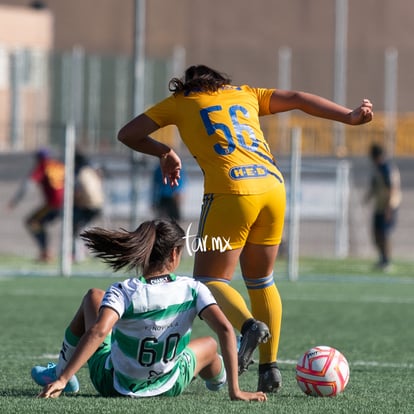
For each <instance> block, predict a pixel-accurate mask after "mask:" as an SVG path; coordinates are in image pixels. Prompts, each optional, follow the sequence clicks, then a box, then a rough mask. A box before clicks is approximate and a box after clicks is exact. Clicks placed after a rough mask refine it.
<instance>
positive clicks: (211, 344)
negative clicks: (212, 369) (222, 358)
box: [205, 336, 218, 354]
mask: <svg viewBox="0 0 414 414" xmlns="http://www.w3.org/2000/svg"><path fill="white" fill-rule="evenodd" d="M205 341H206V343H205V345H206V348H208V349H209V350H210V352H211V354H217V352H218V344H217V341H216V340H215V339H214V338H213V337H211V336H208V337H206V338H205Z"/></svg>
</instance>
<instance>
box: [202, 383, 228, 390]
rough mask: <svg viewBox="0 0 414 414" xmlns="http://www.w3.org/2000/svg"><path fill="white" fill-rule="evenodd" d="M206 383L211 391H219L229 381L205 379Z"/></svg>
mask: <svg viewBox="0 0 414 414" xmlns="http://www.w3.org/2000/svg"><path fill="white" fill-rule="evenodd" d="M205 383H206V387H207V388H208V389H209V390H210V391H219V390H221V389H222V388H223V387H224V386H225V385H226V384H227V381H226V380H224V381H221V382H211V381H208V380H207V381H205Z"/></svg>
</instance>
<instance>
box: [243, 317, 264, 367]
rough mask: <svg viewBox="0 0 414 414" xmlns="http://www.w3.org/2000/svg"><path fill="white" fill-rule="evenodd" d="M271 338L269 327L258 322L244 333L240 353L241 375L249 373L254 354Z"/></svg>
mask: <svg viewBox="0 0 414 414" xmlns="http://www.w3.org/2000/svg"><path fill="white" fill-rule="evenodd" d="M269 338H270V332H269V328H268V327H267V325H266V324H265V323H263V322H260V321H256V320H255V321H254V322H253V323H252V324H251V326H250V327H249V328H248V329H247V330H246V332H244V333H243V335H242V336H241V340H240V347H239V352H238V360H239V375H240V374H242V373H243V372H245V371H247V369H248V368H249V365H250V364H252V363H253V352H254V351H255V349H256V348H257V347H258V346H259V344H261V343H263V342H267V340H268V339H269Z"/></svg>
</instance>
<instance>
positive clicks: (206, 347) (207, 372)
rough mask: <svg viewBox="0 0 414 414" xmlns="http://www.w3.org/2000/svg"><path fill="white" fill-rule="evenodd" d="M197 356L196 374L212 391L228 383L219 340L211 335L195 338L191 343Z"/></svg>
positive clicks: (190, 345)
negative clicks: (218, 349)
mask: <svg viewBox="0 0 414 414" xmlns="http://www.w3.org/2000/svg"><path fill="white" fill-rule="evenodd" d="M188 348H190V349H191V350H192V351H193V352H194V355H195V357H196V363H195V368H194V376H197V375H200V377H201V378H202V379H203V380H204V381H205V382H206V386H207V388H208V389H209V390H211V391H218V390H219V389H220V388H222V387H223V386H224V385H225V384H226V378H227V377H226V370H225V368H224V363H223V358H222V357H221V356H220V355H219V354H218V352H217V342H216V340H215V339H213V338H212V337H210V336H206V337H202V338H196V339H193V340H192V341H191V342H190V343H189V345H188Z"/></svg>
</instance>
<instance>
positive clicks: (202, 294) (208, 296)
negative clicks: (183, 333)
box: [197, 282, 217, 315]
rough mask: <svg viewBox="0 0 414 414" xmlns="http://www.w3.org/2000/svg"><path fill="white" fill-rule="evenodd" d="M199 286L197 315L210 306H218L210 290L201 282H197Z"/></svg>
mask: <svg viewBox="0 0 414 414" xmlns="http://www.w3.org/2000/svg"><path fill="white" fill-rule="evenodd" d="M197 284H198V298H197V314H198V315H200V313H201V312H202V311H203V310H204V309H205V308H207V307H208V306H210V305H214V304H216V303H217V302H216V300H215V299H214V296H213V294H212V293H211V291H210V289H209V288H208V287H207V286H206V285H204V284H203V283H201V282H197Z"/></svg>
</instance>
